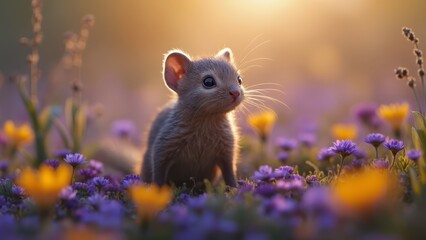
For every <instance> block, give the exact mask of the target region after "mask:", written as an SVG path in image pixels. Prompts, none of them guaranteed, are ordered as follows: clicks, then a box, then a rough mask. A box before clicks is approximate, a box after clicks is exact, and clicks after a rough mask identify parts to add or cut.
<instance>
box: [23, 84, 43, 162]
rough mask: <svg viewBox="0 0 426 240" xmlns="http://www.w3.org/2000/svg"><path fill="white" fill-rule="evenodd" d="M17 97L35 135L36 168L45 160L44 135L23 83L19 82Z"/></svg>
mask: <svg viewBox="0 0 426 240" xmlns="http://www.w3.org/2000/svg"><path fill="white" fill-rule="evenodd" d="M18 89H19V95H20V96H21V99H22V100H23V101H24V104H25V108H26V109H27V112H28V115H29V116H30V120H31V124H32V126H33V130H34V135H35V147H36V158H35V160H34V166H35V167H38V166H40V164H41V163H42V162H43V161H44V160H45V159H46V158H47V154H46V147H45V142H44V134H43V132H42V129H41V127H40V122H39V119H38V114H37V109H36V107H35V105H34V102H33V101H31V99H29V98H28V97H27V96H26V95H25V92H24V85H23V81H20V82H19V86H18Z"/></svg>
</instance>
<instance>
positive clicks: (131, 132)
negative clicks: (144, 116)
mask: <svg viewBox="0 0 426 240" xmlns="http://www.w3.org/2000/svg"><path fill="white" fill-rule="evenodd" d="M111 130H112V134H113V135H114V136H116V137H119V138H129V137H132V136H135V135H136V126H135V123H134V122H133V121H131V120H117V121H115V122H114V123H113V124H112V129H111Z"/></svg>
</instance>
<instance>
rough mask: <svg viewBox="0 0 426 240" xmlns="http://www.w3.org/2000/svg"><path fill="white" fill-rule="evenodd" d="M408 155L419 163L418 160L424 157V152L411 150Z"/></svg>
mask: <svg viewBox="0 0 426 240" xmlns="http://www.w3.org/2000/svg"><path fill="white" fill-rule="evenodd" d="M406 154H407V157H408V158H409V159H411V160H413V161H414V162H417V160H419V158H420V157H421V156H422V152H421V151H419V150H417V149H411V150H410V151H408V152H407V153H406Z"/></svg>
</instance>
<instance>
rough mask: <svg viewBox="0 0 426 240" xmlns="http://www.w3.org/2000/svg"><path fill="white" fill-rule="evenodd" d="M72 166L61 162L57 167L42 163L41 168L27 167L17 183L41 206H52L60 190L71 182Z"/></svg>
mask: <svg viewBox="0 0 426 240" xmlns="http://www.w3.org/2000/svg"><path fill="white" fill-rule="evenodd" d="M71 174H72V168H71V166H69V165H68V164H61V165H60V166H59V167H58V168H57V169H54V168H53V167H50V166H48V165H41V166H40V169H39V170H33V169H31V168H29V167H28V168H25V169H24V170H23V171H22V172H21V174H20V175H19V177H18V178H17V179H16V184H18V185H19V186H21V187H22V188H23V189H25V192H26V193H27V194H28V195H29V196H30V197H31V198H32V199H33V200H34V202H35V203H36V204H37V205H38V206H39V207H41V208H45V207H51V206H52V204H54V203H55V202H56V200H57V199H58V195H59V192H60V191H61V190H62V189H63V188H65V187H66V186H68V185H69V184H70V182H71Z"/></svg>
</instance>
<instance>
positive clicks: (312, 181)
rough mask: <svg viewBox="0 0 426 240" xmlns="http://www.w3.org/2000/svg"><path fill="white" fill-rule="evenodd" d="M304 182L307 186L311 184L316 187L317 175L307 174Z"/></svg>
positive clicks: (317, 183) (317, 184)
mask: <svg viewBox="0 0 426 240" xmlns="http://www.w3.org/2000/svg"><path fill="white" fill-rule="evenodd" d="M306 183H307V184H308V185H309V186H312V187H317V186H319V185H320V184H319V182H318V177H317V176H316V175H309V176H307V177H306Z"/></svg>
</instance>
